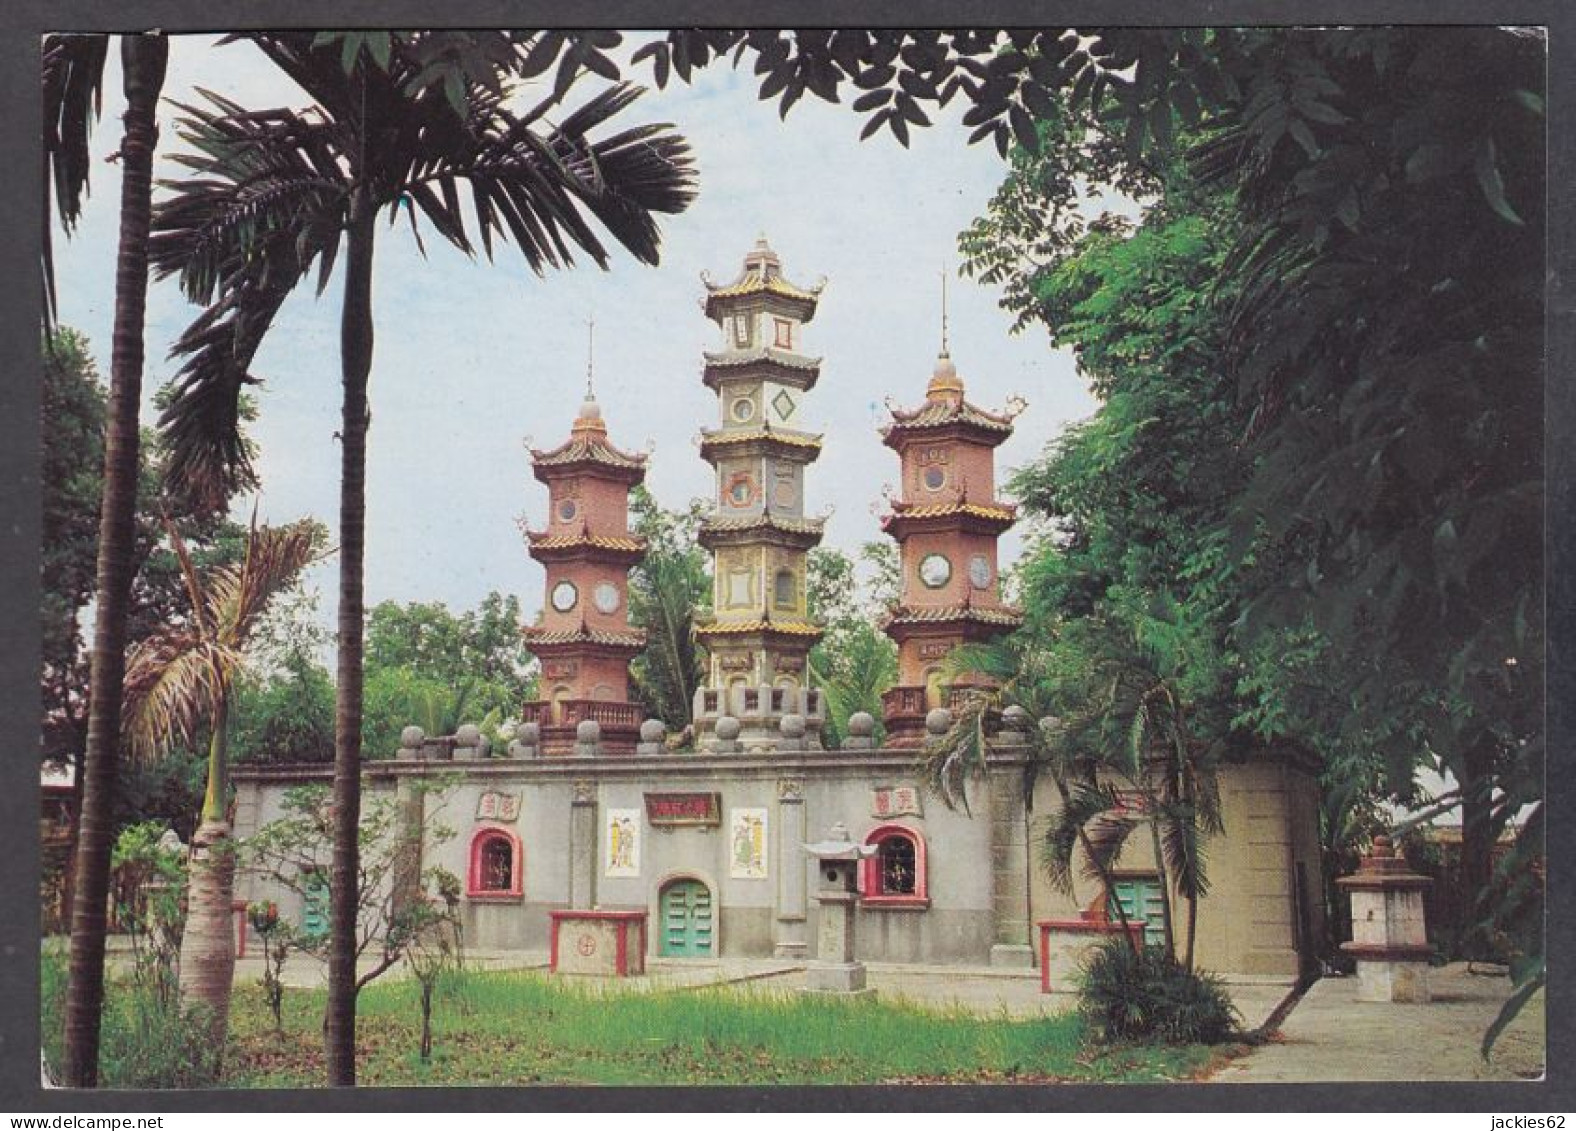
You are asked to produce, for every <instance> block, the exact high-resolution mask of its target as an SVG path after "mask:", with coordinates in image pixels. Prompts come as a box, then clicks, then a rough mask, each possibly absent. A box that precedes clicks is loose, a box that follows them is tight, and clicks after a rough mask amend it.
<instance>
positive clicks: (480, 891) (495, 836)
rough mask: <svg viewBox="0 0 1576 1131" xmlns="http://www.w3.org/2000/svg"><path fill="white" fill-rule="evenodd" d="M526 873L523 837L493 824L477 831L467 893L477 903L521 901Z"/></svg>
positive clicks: (466, 878) (471, 857) (472, 843)
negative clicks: (521, 843) (522, 847)
mask: <svg viewBox="0 0 1576 1131" xmlns="http://www.w3.org/2000/svg"><path fill="white" fill-rule="evenodd" d="M524 870H525V858H524V856H522V855H521V852H520V838H519V837H517V836H515V835H514V833H512V832H510V831H509V830H508V829H500V828H497V827H494V826H491V825H488V826H486V827H484V828H480V829H477V830H476V833H475V835H474V836H472V837H471V852H470V864H469V866H468V867H467V868H466V870H465V894H466V896H468V897H469V898H471V899H477V900H489V899H497V900H504V899H519V898H520V893H521V891H522V885H521V880H522V878H523V877H522V875H521V873H522V872H524Z"/></svg>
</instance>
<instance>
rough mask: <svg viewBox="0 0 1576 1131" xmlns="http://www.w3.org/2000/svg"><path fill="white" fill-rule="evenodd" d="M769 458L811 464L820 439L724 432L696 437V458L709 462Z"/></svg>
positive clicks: (793, 434) (803, 435)
mask: <svg viewBox="0 0 1576 1131" xmlns="http://www.w3.org/2000/svg"><path fill="white" fill-rule="evenodd" d="M760 455H770V456H774V457H776V458H778V459H790V460H794V461H796V462H799V463H804V464H810V463H814V462H815V461H816V459H817V458H819V457H820V455H821V437H820V436H818V435H811V434H810V433H807V432H773V431H761V432H734V433H730V432H726V431H713V432H702V433H701V434H700V458H701V459H703V460H705V461H706V462H707V463H713V462H715V460H716V459H717V458H721V457H723V456H760Z"/></svg>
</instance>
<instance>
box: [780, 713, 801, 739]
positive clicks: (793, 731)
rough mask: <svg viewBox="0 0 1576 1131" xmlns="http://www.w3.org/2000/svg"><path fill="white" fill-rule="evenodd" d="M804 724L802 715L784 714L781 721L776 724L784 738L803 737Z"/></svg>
mask: <svg viewBox="0 0 1576 1131" xmlns="http://www.w3.org/2000/svg"><path fill="white" fill-rule="evenodd" d="M804 726H805V724H804V716H803V715H784V716H783V717H782V721H781V722H779V723H778V724H777V729H778V730H779V731H781V732H782V736H783V737H784V738H803V737H804Z"/></svg>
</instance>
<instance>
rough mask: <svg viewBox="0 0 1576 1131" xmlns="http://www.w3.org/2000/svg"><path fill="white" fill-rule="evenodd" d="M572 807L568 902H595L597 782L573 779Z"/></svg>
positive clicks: (586, 905)
mask: <svg viewBox="0 0 1576 1131" xmlns="http://www.w3.org/2000/svg"><path fill="white" fill-rule="evenodd" d="M573 789H574V798H573V800H572V802H571V803H570V809H569V906H570V907H572V908H574V909H575V910H577V911H584V910H588V909H590V908H592V907H595V906H596V871H597V868H596V833H597V829H596V810H597V806H596V782H594V781H590V780H586V779H581V780H578V781H576V782H575V783H574V786H573Z"/></svg>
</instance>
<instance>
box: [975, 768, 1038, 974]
mask: <svg viewBox="0 0 1576 1131" xmlns="http://www.w3.org/2000/svg"><path fill="white" fill-rule="evenodd" d="M986 783H987V784H986V788H987V789H988V790H989V791H990V867H991V909H992V911H993V912H994V918H995V921H996V941H995V943H994V944H993V945H992V946H991V948H990V964H991V965H992V966H1008V967H1018V968H1023V969H1027V968H1030V967H1032V966H1033V965H1034V947H1033V945H1032V944H1031V942H1030V934H1029V833H1028V829H1027V828H1025V826H1024V797H1023V771H1022V769H1021V767H1019V766H1018V765H1016V764H1012V765H1008V766H1002V767H993V768H992V769H991V770H990V773H989V777H988V778H987V779H986Z"/></svg>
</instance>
